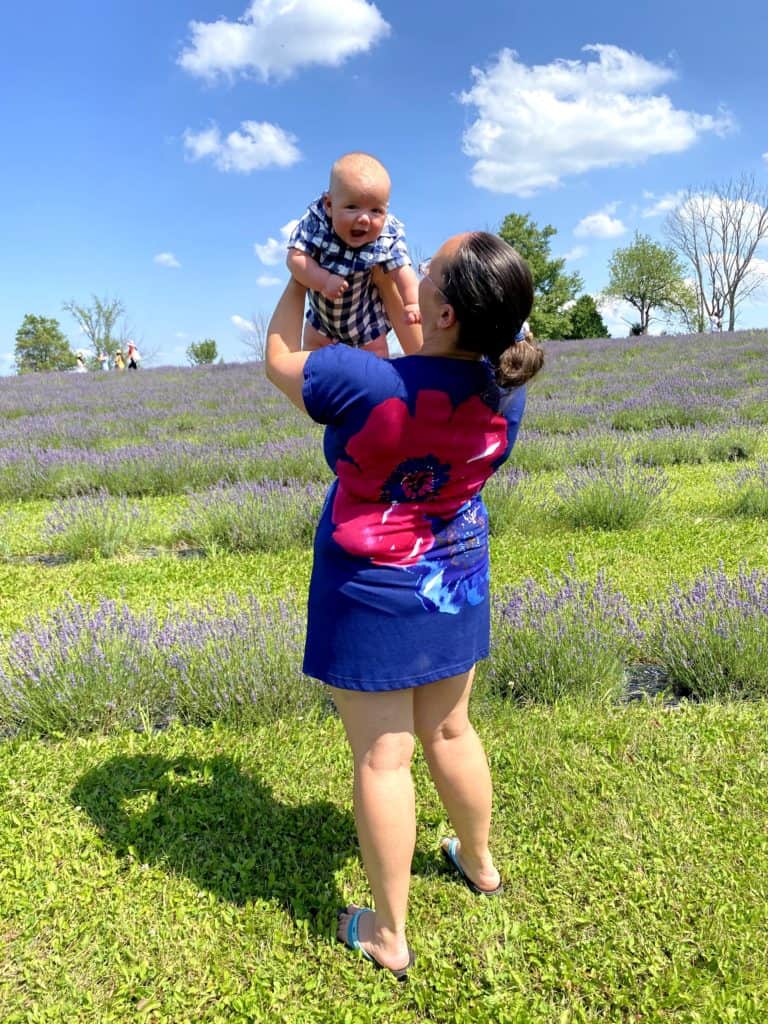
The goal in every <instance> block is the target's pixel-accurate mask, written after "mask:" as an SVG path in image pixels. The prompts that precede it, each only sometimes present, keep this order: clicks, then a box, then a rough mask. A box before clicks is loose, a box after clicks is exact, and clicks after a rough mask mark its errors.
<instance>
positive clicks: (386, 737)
mask: <svg viewBox="0 0 768 1024" xmlns="http://www.w3.org/2000/svg"><path fill="white" fill-rule="evenodd" d="M413 749H414V739H413V736H412V735H411V733H385V734H383V735H381V736H377V737H376V739H375V740H374V741H373V743H371V744H370V745H369V746H368V747H367V749H365V750H363V751H361V752H360V754H359V756H358V757H357V759H356V760H357V764H358V767H359V768H360V769H362V770H367V771H374V772H391V771H397V770H398V769H400V768H410V766H411V760H412V758H413Z"/></svg>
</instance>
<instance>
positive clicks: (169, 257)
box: [155, 252, 181, 267]
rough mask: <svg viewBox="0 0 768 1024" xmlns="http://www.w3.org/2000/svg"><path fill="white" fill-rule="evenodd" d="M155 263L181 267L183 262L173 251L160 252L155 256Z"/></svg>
mask: <svg viewBox="0 0 768 1024" xmlns="http://www.w3.org/2000/svg"><path fill="white" fill-rule="evenodd" d="M155 263H157V264H158V265H159V266H161V267H180V266H181V264H180V263H179V261H178V260H177V259H176V257H175V256H174V255H173V253H172V252H159V253H158V254H157V256H155Z"/></svg>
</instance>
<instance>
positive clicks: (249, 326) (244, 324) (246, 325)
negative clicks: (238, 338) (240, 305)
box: [229, 313, 258, 334]
mask: <svg viewBox="0 0 768 1024" xmlns="http://www.w3.org/2000/svg"><path fill="white" fill-rule="evenodd" d="M229 319H230V320H231V321H232V323H233V324H234V325H235V327H236V328H237V329H238V331H243V332H244V333H245V334H256V332H257V331H258V328H257V327H256V324H255V323H254V322H253V320H246V319H245V317H244V316H238V315H237V313H235V314H234V316H231V317H230V318H229Z"/></svg>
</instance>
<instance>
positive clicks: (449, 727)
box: [416, 709, 472, 754]
mask: <svg viewBox="0 0 768 1024" xmlns="http://www.w3.org/2000/svg"><path fill="white" fill-rule="evenodd" d="M471 728H472V725H471V723H470V721H469V719H468V717H467V715H466V713H465V712H464V711H463V709H462V710H461V711H458V710H457V711H456V712H454V713H452V714H450V715H448V716H447V718H444V719H443V720H442V721H440V722H437V723H429V725H426V724H424V725H421V726H420V725H419V724H418V723H417V726H416V735H417V736H418V737H419V742H420V743H421V745H422V747H423V748H424V751H425V753H427V754H428V753H429V752H430V750H433V749H434V748H435V747H437V746H439V745H440V744H442V743H450V742H452V741H454V740H460V739H463V737H464V736H466V734H467V733H468V732H469V731H470V730H471Z"/></svg>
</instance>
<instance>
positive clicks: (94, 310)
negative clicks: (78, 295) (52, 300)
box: [63, 295, 127, 360]
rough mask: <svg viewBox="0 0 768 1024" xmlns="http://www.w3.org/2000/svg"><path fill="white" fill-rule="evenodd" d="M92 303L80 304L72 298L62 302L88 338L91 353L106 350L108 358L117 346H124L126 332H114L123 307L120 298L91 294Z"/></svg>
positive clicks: (96, 353)
mask: <svg viewBox="0 0 768 1024" xmlns="http://www.w3.org/2000/svg"><path fill="white" fill-rule="evenodd" d="M91 300H92V305H90V306H80V305H78V304H77V303H76V302H75V301H74V299H70V301H69V302H65V303H64V307H63V308H64V309H65V310H66V311H67V312H68V313H71V314H72V316H73V317H74V318H75V320H77V323H78V326H79V327H80V330H81V331H82V332H83V334H84V335H85V336H86V338H88V341H89V343H90V346H91V348H92V349H93V354H94V355H98V354H99V352H106V353H107V355H108V356H109V358H110V360H111V359H113V358H114V355H115V352H117V350H118V349H119V348H124V347H125V339H126V338H127V332H126V331H122V332H121V333H120V334H116V333H115V329H116V327H117V322H118V320H119V319H120V317H121V316H124V314H125V307H124V306H123V304H122V302H121V301H120V299H108V298H103V299H100V298H99V297H98V296H97V295H92V296H91Z"/></svg>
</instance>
